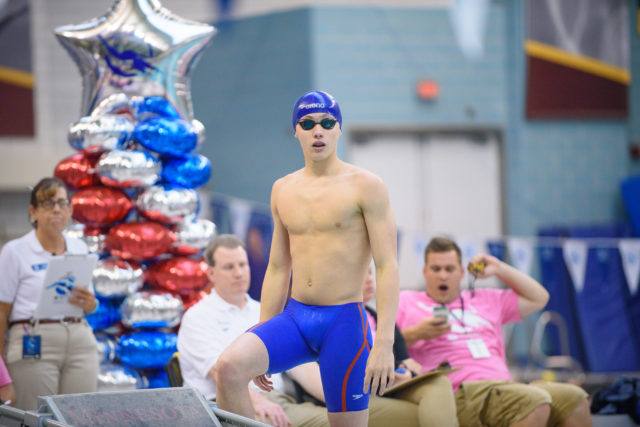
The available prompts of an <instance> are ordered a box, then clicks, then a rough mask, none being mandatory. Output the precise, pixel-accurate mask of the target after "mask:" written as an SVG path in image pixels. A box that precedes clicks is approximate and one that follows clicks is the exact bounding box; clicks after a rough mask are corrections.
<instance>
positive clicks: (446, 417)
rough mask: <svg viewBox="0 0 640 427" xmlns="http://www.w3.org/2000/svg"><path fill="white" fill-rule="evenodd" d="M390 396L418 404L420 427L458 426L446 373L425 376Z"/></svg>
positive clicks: (454, 403) (454, 404) (451, 391)
mask: <svg viewBox="0 0 640 427" xmlns="http://www.w3.org/2000/svg"><path fill="white" fill-rule="evenodd" d="M391 397H394V398H396V399H402V400H405V401H407V402H412V403H415V404H416V405H418V420H419V423H418V425H419V426H420V427H458V416H457V415H456V402H455V398H454V396H453V389H452V388H451V382H450V381H449V378H447V376H446V375H436V376H433V377H429V378H425V379H424V380H422V381H420V382H417V383H415V384H412V385H410V386H409V387H407V388H405V389H402V390H400V391H398V392H396V393H394V394H393V395H391Z"/></svg>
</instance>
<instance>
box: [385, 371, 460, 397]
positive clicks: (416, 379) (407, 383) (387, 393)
mask: <svg viewBox="0 0 640 427" xmlns="http://www.w3.org/2000/svg"><path fill="white" fill-rule="evenodd" d="M454 370H455V369H453V368H436V369H434V370H432V371H429V372H425V373H424V374H420V375H418V376H416V377H414V378H411V379H410V380H407V381H404V382H401V383H400V384H397V385H394V386H393V387H391V388H390V389H388V390H387V391H385V392H384V394H383V395H382V397H392V395H393V394H395V393H397V392H399V391H401V390H404V389H405V388H407V387H410V386H412V385H414V384H415V383H418V382H420V381H423V380H425V379H427V378H432V377H435V376H436V375H446V374H448V373H450V372H453V371H454Z"/></svg>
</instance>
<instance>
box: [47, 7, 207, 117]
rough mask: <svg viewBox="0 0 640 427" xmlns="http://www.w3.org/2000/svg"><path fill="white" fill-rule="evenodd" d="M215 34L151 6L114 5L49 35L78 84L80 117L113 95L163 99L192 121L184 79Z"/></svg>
mask: <svg viewBox="0 0 640 427" xmlns="http://www.w3.org/2000/svg"><path fill="white" fill-rule="evenodd" d="M215 32H216V30H215V28H213V27H212V26H210V25H206V24H202V23H199V22H194V21H189V20H186V19H183V18H181V17H179V16H176V15H174V14H173V13H171V12H170V11H168V10H167V9H165V8H164V7H162V6H161V4H160V2H158V1H157V0H117V1H116V2H115V3H114V5H113V6H112V7H111V10H109V11H108V12H107V13H106V14H105V15H103V16H100V17H98V18H94V19H92V20H90V21H88V22H84V23H82V24H77V25H65V26H63V27H59V28H57V29H56V30H55V34H56V36H57V37H58V40H59V41H60V43H62V45H63V46H64V47H65V48H66V49H67V51H68V52H69V54H70V55H71V57H72V58H73V60H74V61H75V62H76V64H77V65H78V67H79V69H80V74H81V75H82V78H83V96H82V115H83V116H86V115H89V114H91V112H92V111H93V110H94V108H95V107H96V106H98V105H99V104H100V102H101V101H103V100H105V99H107V98H109V97H110V96H112V95H114V94H120V93H123V94H125V95H127V96H128V97H133V96H153V95H158V96H163V97H164V98H166V99H168V100H169V101H170V102H171V103H172V104H173V106H174V107H175V108H176V109H177V111H178V112H179V113H180V115H181V116H182V117H183V118H184V119H187V120H191V119H193V107H192V103H191V91H190V73H191V71H192V70H193V67H194V65H195V63H196V61H197V60H198V58H199V56H200V54H201V53H202V50H203V49H204V47H205V46H206V45H207V43H208V42H209V41H210V40H211V38H212V37H213V36H214V34H215Z"/></svg>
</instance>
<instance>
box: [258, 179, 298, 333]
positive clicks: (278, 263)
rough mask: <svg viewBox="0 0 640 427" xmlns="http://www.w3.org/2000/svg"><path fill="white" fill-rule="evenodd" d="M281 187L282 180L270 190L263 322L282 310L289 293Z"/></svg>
mask: <svg viewBox="0 0 640 427" xmlns="http://www.w3.org/2000/svg"><path fill="white" fill-rule="evenodd" d="M281 187H282V179H279V180H277V181H276V182H275V183H274V184H273V188H272V190H271V215H272V217H273V238H272V240H271V251H270V253H269V265H268V267H267V271H266V273H265V275H264V281H263V282H262V294H261V297H260V321H261V322H265V321H267V320H269V319H271V318H272V317H273V316H275V315H277V314H278V313H280V312H281V311H282V309H283V308H284V304H285V302H286V299H287V295H288V293H289V279H290V277H291V253H290V252H289V234H288V232H287V229H286V228H285V226H284V224H283V223H282V220H281V219H280V215H279V214H278V207H277V197H278V191H279V190H280V188H281Z"/></svg>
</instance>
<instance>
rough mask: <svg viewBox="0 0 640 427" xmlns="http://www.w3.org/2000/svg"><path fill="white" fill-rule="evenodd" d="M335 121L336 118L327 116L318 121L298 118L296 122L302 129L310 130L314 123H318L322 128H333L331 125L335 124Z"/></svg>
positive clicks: (314, 125)
mask: <svg viewBox="0 0 640 427" xmlns="http://www.w3.org/2000/svg"><path fill="white" fill-rule="evenodd" d="M337 122H338V121H337V120H336V119H330V118H328V117H327V118H325V119H322V120H320V121H319V122H316V121H314V120H311V119H304V120H300V121H299V122H298V124H299V125H300V127H301V128H302V129H304V130H311V129H313V128H314V127H316V125H320V126H322V128H323V129H326V130H329V129H333V127H334V126H335V125H336V123H337Z"/></svg>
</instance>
